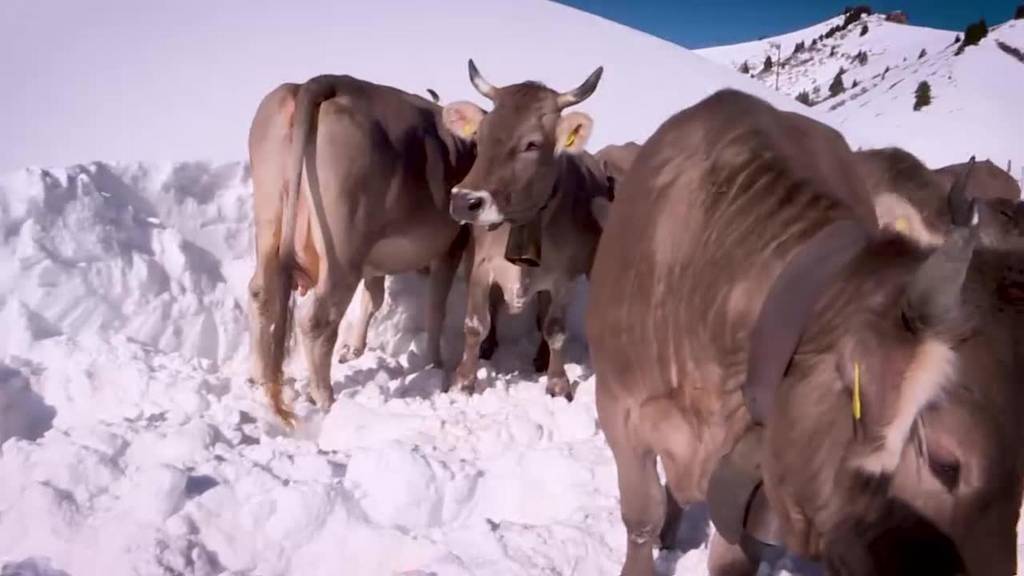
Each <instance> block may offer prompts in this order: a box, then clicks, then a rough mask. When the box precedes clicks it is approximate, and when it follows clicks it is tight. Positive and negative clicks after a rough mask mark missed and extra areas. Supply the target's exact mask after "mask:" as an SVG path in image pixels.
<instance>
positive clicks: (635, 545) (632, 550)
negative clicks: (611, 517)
mask: <svg viewBox="0 0 1024 576" xmlns="http://www.w3.org/2000/svg"><path fill="white" fill-rule="evenodd" d="M600 377H601V375H600V374H599V375H598V378H600ZM597 389H598V391H599V392H598V398H597V410H598V418H599V421H600V423H601V428H602V430H603V431H604V434H605V439H606V440H607V441H608V445H609V446H610V447H611V449H612V456H614V458H615V468H616V471H617V472H618V480H619V506H620V508H621V510H622V521H623V523H624V524H625V525H626V563H625V565H624V566H623V568H622V576H653V574H654V545H655V543H656V541H657V539H658V534H659V533H660V532H661V526H662V524H663V523H664V521H665V491H664V489H663V488H662V486H661V483H660V482H659V481H658V470H657V467H656V456H655V453H654V451H653V450H651V449H650V448H649V447H647V446H644V445H642V444H639V443H638V442H637V440H638V438H636V437H635V435H630V434H629V433H628V430H627V428H626V426H627V423H628V422H629V421H630V420H631V419H630V418H629V414H628V411H627V410H628V409H627V408H626V406H624V405H623V403H622V402H621V401H616V400H614V399H611V398H608V397H607V396H605V395H604V394H601V392H600V391H601V390H602V386H601V385H600V384H598V386H597Z"/></svg>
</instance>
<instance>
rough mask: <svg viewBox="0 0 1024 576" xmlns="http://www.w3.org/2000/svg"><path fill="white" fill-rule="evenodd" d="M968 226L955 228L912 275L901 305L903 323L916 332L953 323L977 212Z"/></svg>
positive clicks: (971, 247) (975, 231)
mask: <svg viewBox="0 0 1024 576" xmlns="http://www.w3.org/2000/svg"><path fill="white" fill-rule="evenodd" d="M968 218H969V219H970V220H969V221H970V222H971V225H970V226H969V227H957V228H954V229H953V231H952V232H950V234H949V237H948V238H947V239H946V241H945V242H944V243H943V245H942V246H940V247H939V248H938V249H937V250H935V252H933V253H932V255H931V256H929V257H928V259H927V260H925V262H924V264H922V265H921V267H920V268H918V270H917V272H916V273H915V274H914V277H913V279H911V281H910V285H909V286H908V288H907V294H906V300H905V303H904V307H903V314H904V322H905V323H906V324H907V327H908V328H909V329H910V330H911V331H913V332H915V333H919V332H922V331H928V330H930V329H942V328H944V327H949V326H951V325H952V324H953V323H955V322H956V321H957V319H958V317H959V314H960V309H961V300H960V298H961V292H962V289H963V285H964V279H965V278H966V277H967V268H968V267H969V266H970V264H971V257H972V256H973V254H974V246H975V244H976V242H977V230H976V226H975V225H976V224H977V212H976V210H973V209H972V210H971V215H970V216H968Z"/></svg>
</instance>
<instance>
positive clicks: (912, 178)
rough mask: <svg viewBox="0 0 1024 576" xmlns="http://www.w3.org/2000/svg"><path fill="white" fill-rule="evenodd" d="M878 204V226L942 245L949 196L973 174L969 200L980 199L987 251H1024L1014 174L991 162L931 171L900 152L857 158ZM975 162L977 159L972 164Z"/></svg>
mask: <svg viewBox="0 0 1024 576" xmlns="http://www.w3.org/2000/svg"><path fill="white" fill-rule="evenodd" d="M855 157H856V159H857V165H858V167H859V168H860V171H861V173H862V175H863V176H864V178H865V181H866V184H867V186H868V189H869V190H870V191H871V194H872V196H873V198H874V202H875V210H876V214H877V216H878V220H879V225H880V226H882V227H883V228H893V229H896V230H898V231H900V232H901V233H904V234H907V235H909V236H910V237H912V238H914V239H916V240H917V241H918V242H920V243H922V244H926V245H930V246H937V245H939V244H941V243H942V242H943V240H944V239H945V238H946V235H947V234H948V232H949V231H950V229H951V225H950V219H949V209H948V205H947V204H948V203H947V191H948V190H949V189H950V186H951V185H952V183H953V176H954V175H963V174H969V175H970V177H969V179H968V181H967V189H966V192H967V195H968V196H969V197H971V198H976V199H978V203H977V204H978V212H979V218H980V222H979V229H980V234H981V236H980V239H981V241H982V243H984V244H985V245H988V246H1003V247H1020V246H1024V204H1021V203H1020V202H1019V197H1020V188H1019V187H1018V186H1017V183H1016V181H1015V180H1014V179H1013V178H1012V177H1010V175H1009V174H1007V173H1006V172H1004V171H1003V170H1000V169H999V168H998V167H997V166H996V165H994V164H992V163H991V162H989V161H987V160H986V161H985V162H979V163H974V162H973V161H972V162H965V163H961V164H955V165H951V166H946V167H944V168H940V169H939V170H929V169H928V168H927V167H926V166H925V165H924V164H922V163H921V162H920V160H918V159H917V158H916V157H915V156H914V155H912V154H910V153H909V152H907V151H905V150H901V149H899V148H880V149H876V150H865V151H860V152H857V153H856V154H855ZM972 160H973V159H972Z"/></svg>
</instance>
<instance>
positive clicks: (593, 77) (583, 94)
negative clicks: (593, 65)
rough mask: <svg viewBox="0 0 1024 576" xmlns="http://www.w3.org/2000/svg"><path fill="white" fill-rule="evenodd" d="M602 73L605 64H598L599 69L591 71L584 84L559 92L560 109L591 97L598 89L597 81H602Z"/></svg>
mask: <svg viewBox="0 0 1024 576" xmlns="http://www.w3.org/2000/svg"><path fill="white" fill-rule="evenodd" d="M602 73H604V66H598V67H597V70H594V71H593V72H591V73H590V76H588V77H587V79H586V80H584V81H583V84H580V85H579V86H577V87H576V88H574V89H573V90H570V91H568V92H563V93H561V94H559V95H558V109H559V110H563V109H565V108H568V107H569V106H572V105H573V104H579V103H580V102H583V101H584V100H586V99H587V98H590V95H591V94H593V93H594V90H596V89H597V83H598V82H600V81H601V74H602Z"/></svg>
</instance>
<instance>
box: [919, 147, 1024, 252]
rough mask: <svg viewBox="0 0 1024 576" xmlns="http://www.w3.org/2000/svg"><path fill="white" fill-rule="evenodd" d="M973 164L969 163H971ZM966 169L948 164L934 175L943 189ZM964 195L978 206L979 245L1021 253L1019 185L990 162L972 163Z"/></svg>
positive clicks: (1023, 229)
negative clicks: (1005, 248) (1017, 250)
mask: <svg viewBox="0 0 1024 576" xmlns="http://www.w3.org/2000/svg"><path fill="white" fill-rule="evenodd" d="M972 160H973V159H972ZM966 169H967V163H962V164H951V165H949V166H944V167H942V168H939V169H938V170H936V171H935V173H936V174H938V176H939V177H940V178H941V179H942V181H943V182H944V183H946V184H947V186H948V185H949V184H950V183H951V182H953V180H954V179H955V178H956V176H957V175H959V174H961V173H963V171H964V170H966ZM968 192H969V194H970V195H971V196H973V197H974V198H978V199H979V200H981V201H980V202H979V203H978V216H979V218H980V227H981V241H982V242H984V243H985V244H987V245H998V246H1004V247H1007V248H1013V249H1024V201H1022V200H1021V191H1020V185H1018V184H1017V181H1016V180H1014V179H1013V176H1011V175H1010V174H1009V173H1008V172H1006V171H1005V170H1003V169H1002V168H1000V167H998V166H996V165H995V164H993V163H992V162H991V161H990V160H985V161H982V162H977V163H974V165H973V168H972V169H971V180H970V184H969V185H968Z"/></svg>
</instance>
